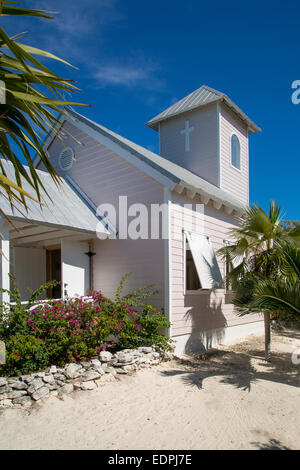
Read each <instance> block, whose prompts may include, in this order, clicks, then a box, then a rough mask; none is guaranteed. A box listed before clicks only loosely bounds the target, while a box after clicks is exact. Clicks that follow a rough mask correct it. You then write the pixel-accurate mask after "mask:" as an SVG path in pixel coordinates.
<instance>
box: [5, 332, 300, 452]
mask: <svg viewBox="0 0 300 470" xmlns="http://www.w3.org/2000/svg"><path fill="white" fill-rule="evenodd" d="M299 344H300V335H297V334H296V333H293V334H290V333H287V334H284V335H275V336H274V337H273V362H272V364H271V365H269V364H266V363H265V362H264V361H263V359H262V358H263V354H262V350H263V338H262V337H250V339H248V340H247V341H246V342H243V343H237V344H234V345H230V346H226V348H225V347H224V348H223V351H221V352H220V353H218V354H216V355H214V356H212V357H211V358H210V360H206V361H203V360H201V361H200V360H197V359H194V360H192V361H189V360H175V361H172V362H170V363H165V364H163V365H160V366H157V367H154V368H152V369H148V370H143V371H139V372H138V373H137V374H136V375H133V376H125V377H124V376H122V377H121V380H120V382H119V383H112V384H107V385H106V386H104V387H101V388H98V389H97V390H95V391H90V392H75V393H73V394H72V395H70V396H67V397H66V398H65V399H64V400H59V399H57V398H51V399H49V400H47V401H45V402H44V403H42V404H39V405H37V406H36V407H33V408H32V409H30V411H24V410H13V409H9V410H5V411H1V412H0V449H111V450H117V449H156V450H160V449H187V450H189V449H259V448H283V449H284V448H289V449H300V406H299V405H300V388H299V386H300V376H299V373H300V366H295V365H293V364H292V363H291V352H292V351H293V350H294V349H295V348H296V346H299Z"/></svg>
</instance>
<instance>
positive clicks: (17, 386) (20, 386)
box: [11, 380, 28, 390]
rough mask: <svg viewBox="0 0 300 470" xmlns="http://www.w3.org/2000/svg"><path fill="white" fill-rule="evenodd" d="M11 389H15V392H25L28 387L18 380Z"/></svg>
mask: <svg viewBox="0 0 300 470" xmlns="http://www.w3.org/2000/svg"><path fill="white" fill-rule="evenodd" d="M11 387H12V388H15V389H16V390H27V388H28V385H27V384H26V383H25V382H21V381H20V380H19V381H18V382H15V383H13V384H11Z"/></svg>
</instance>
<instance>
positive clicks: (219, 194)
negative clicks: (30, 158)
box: [35, 109, 242, 211]
mask: <svg viewBox="0 0 300 470" xmlns="http://www.w3.org/2000/svg"><path fill="white" fill-rule="evenodd" d="M64 121H68V122H70V123H71V124H73V125H74V126H76V127H78V128H79V129H81V130H82V131H83V132H85V133H86V134H87V135H89V136H91V137H93V138H94V139H95V140H97V141H98V142H100V143H101V144H102V145H104V146H106V147H107V148H109V149H110V150H112V151H113V152H115V153H117V154H118V155H119V156H120V157H122V158H124V159H125V160H127V161H128V162H129V163H131V164H132V165H134V166H136V167H137V168H139V169H140V170H141V171H143V172H144V173H145V174H147V175H149V176H151V177H152V178H153V179H154V180H156V181H157V182H158V183H160V184H162V185H163V186H164V187H166V188H168V189H169V190H176V188H178V187H180V190H181V188H182V187H184V188H186V189H187V190H190V191H191V192H195V193H196V194H200V195H201V196H203V197H204V198H205V199H208V200H209V199H212V200H213V201H216V202H217V203H218V205H219V206H220V207H221V206H222V205H224V206H227V207H229V208H231V209H232V210H237V211H240V210H241V209H242V205H241V203H240V202H239V201H237V200H235V198H234V197H232V196H231V194H229V193H227V192H225V191H224V190H222V189H220V188H218V187H217V186H215V185H213V184H211V183H209V182H207V181H206V180H204V179H203V178H201V177H200V176H197V175H196V174H194V173H192V172H191V171H189V170H186V169H185V168H183V167H181V166H179V165H177V164H175V163H173V162H171V161H169V160H167V159H166V158H163V157H161V156H160V155H158V154H155V153H153V152H151V151H150V150H148V149H146V148H144V147H141V146H140V145H138V144H135V143H134V142H131V141H130V140H128V139H126V138H124V137H122V136H120V135H118V134H116V133H115V132H113V131H111V130H109V129H106V128H105V127H103V126H101V125H99V124H97V123H96V122H94V121H92V120H90V119H88V118H86V117H85V116H82V115H81V114H79V113H77V112H75V111H73V110H71V109H68V110H66V114H64V115H63V116H61V122H62V123H63V122H64ZM55 136H56V132H55V131H53V132H52V134H51V135H50V136H48V137H47V141H46V143H45V145H46V146H49V145H50V143H51V141H52V140H53V139H54V138H55ZM37 164H38V158H36V159H35V166H36V165H37Z"/></svg>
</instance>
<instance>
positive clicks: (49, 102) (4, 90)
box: [0, 0, 79, 218]
mask: <svg viewBox="0 0 300 470" xmlns="http://www.w3.org/2000/svg"><path fill="white" fill-rule="evenodd" d="M11 3H12V2H9V1H3V0H0V16H1V17H2V19H4V17H5V16H6V15H15V16H16V17H18V16H32V17H37V18H52V16H51V14H50V12H47V11H42V10H30V9H27V8H19V7H17V6H13V5H11ZM22 36H23V35H22V34H19V35H16V36H14V37H9V36H8V35H7V34H6V33H5V31H4V30H3V29H2V28H0V80H1V82H0V92H1V97H2V98H3V96H4V95H6V99H5V100H4V99H2V100H1V104H0V111H1V112H0V151H1V155H0V156H1V157H2V158H4V159H7V160H9V161H10V162H11V163H12V164H13V166H14V170H15V176H16V182H13V181H11V180H10V179H8V178H7V175H6V173H5V169H4V166H3V165H2V162H1V159H0V194H2V196H4V197H5V198H7V199H9V201H10V203H11V204H12V205H14V203H15V202H16V201H19V202H22V203H23V205H24V207H25V208H26V207H27V206H26V198H27V197H31V196H29V194H28V193H26V192H25V191H24V189H23V188H22V177H23V178H24V179H25V180H26V181H27V182H28V183H30V185H31V186H32V187H33V188H34V189H35V192H36V198H37V200H38V201H39V202H40V201H41V200H42V199H43V197H42V196H41V192H40V190H41V189H42V190H44V191H45V188H44V187H43V184H42V182H41V180H40V178H39V176H38V173H37V172H36V170H35V168H34V166H33V164H32V159H31V155H30V152H32V151H34V152H36V153H37V154H38V155H39V157H40V159H41V161H42V162H43V164H44V165H45V167H46V169H47V170H48V172H49V173H50V175H51V176H52V178H53V179H54V180H55V181H56V183H57V184H59V182H60V179H59V177H58V175H57V174H56V172H55V170H54V168H53V166H52V165H51V163H50V161H49V159H48V157H47V154H46V152H45V150H44V149H43V146H42V138H43V136H44V135H45V134H46V133H47V132H48V131H49V130H50V129H52V128H53V127H55V126H56V125H58V122H59V121H58V114H59V113H64V112H66V111H65V110H64V108H61V107H64V106H66V105H78V104H79V103H73V102H68V101H66V100H65V99H64V97H63V94H64V93H68V94H71V93H73V92H74V91H76V90H78V88H76V87H75V85H74V84H73V83H71V82H72V81H71V80H70V79H66V78H61V77H60V76H58V75H57V74H55V73H54V72H52V71H51V70H50V69H49V68H47V67H45V66H44V65H43V64H42V63H41V62H39V61H38V60H37V59H36V56H41V57H46V58H51V59H55V60H58V61H61V62H63V63H65V64H67V65H70V64H68V63H67V62H66V61H64V60H62V59H60V58H58V57H56V56H55V55H53V54H51V53H49V52H45V51H43V50H41V49H38V48H35V47H31V46H28V45H25V44H23V43H22V42H20V39H21V38H22ZM21 157H24V158H25V160H26V162H27V165H28V167H29V171H28V172H27V171H25V169H24V167H23V166H22V164H21ZM31 198H32V197H31ZM0 214H2V216H4V217H6V214H5V213H4V212H3V210H2V209H1V207H0ZM6 218H7V217H6Z"/></svg>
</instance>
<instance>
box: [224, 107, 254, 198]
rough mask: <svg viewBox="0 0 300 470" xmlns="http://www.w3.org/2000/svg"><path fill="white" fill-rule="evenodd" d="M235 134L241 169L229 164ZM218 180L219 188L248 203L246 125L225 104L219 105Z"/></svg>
mask: <svg viewBox="0 0 300 470" xmlns="http://www.w3.org/2000/svg"><path fill="white" fill-rule="evenodd" d="M232 134H236V135H237V137H238V139H239V141H240V147H241V169H240V170H238V169H237V168H234V167H233V166H232V165H231V136H232ZM220 153H221V165H220V171H221V175H220V180H221V188H222V189H224V191H227V192H229V193H230V194H231V195H232V196H233V197H235V199H237V200H238V201H241V202H242V203H243V204H245V205H247V204H248V203H249V147H248V132H247V128H246V126H245V125H244V124H243V123H242V121H241V120H240V119H238V118H237V117H236V116H235V115H234V114H233V113H232V112H231V111H230V110H229V109H228V108H227V107H226V106H224V105H222V106H220Z"/></svg>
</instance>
